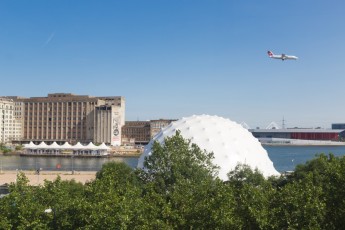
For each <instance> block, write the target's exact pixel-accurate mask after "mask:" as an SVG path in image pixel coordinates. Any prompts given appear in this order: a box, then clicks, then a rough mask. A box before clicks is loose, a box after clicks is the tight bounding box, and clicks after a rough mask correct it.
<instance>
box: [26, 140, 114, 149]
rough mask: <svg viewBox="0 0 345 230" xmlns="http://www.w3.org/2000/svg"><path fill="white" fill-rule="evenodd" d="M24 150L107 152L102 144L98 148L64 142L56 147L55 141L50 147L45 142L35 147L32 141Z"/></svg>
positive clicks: (91, 145) (90, 145)
mask: <svg viewBox="0 0 345 230" xmlns="http://www.w3.org/2000/svg"><path fill="white" fill-rule="evenodd" d="M24 148H26V149H72V150H109V149H110V148H109V147H107V146H106V145H105V144H104V143H102V144H101V145H100V146H96V145H94V144H93V143H92V142H90V143H89V144H88V145H86V146H85V145H82V144H81V143H80V142H78V143H77V144H75V145H70V144H69V143H68V142H65V143H64V144H63V145H58V144H57V143H56V142H55V141H54V142H53V143H52V144H51V145H47V144H46V143H45V142H43V141H42V142H41V143H40V144H39V145H35V144H34V143H33V142H32V141H31V142H30V143H29V144H25V145H24Z"/></svg>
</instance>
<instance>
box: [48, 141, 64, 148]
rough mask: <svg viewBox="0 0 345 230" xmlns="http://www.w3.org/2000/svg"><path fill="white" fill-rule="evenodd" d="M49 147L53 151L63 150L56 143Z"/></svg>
mask: <svg viewBox="0 0 345 230" xmlns="http://www.w3.org/2000/svg"><path fill="white" fill-rule="evenodd" d="M48 147H49V148H51V149H61V146H60V145H58V144H57V143H56V142H55V141H54V142H53V143H52V144H51V145H48Z"/></svg>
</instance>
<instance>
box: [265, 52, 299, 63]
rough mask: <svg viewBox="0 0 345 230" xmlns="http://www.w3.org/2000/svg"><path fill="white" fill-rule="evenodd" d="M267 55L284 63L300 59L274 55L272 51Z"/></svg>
mask: <svg viewBox="0 0 345 230" xmlns="http://www.w3.org/2000/svg"><path fill="white" fill-rule="evenodd" d="M267 54H268V56H269V57H270V58H274V59H281V60H282V61H284V60H297V59H298V57H296V56H291V55H286V54H281V55H276V54H274V53H272V51H267Z"/></svg>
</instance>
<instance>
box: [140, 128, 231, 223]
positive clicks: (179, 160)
mask: <svg viewBox="0 0 345 230" xmlns="http://www.w3.org/2000/svg"><path fill="white" fill-rule="evenodd" d="M213 157H214V156H213V153H208V152H206V151H205V150H201V149H200V148H199V147H198V146H197V145H195V144H192V143H191V142H190V140H186V139H184V138H183V137H182V136H181V134H180V132H179V131H177V132H176V134H175V135H174V136H172V137H168V138H166V139H165V140H164V144H162V145H161V144H159V143H158V142H155V143H154V144H153V147H152V155H151V156H149V157H147V158H146V160H145V162H144V166H145V170H143V171H140V172H139V176H140V178H141V179H142V181H143V184H144V190H143V192H144V197H143V199H144V203H145V204H147V205H148V206H147V207H146V208H147V212H148V213H150V214H151V215H152V217H153V218H151V219H153V220H155V222H153V223H152V224H151V226H150V227H151V228H165V229H190V228H206V229H207V228H220V229H221V228H223V229H224V228H235V225H234V218H233V216H234V213H233V211H234V204H235V199H234V196H233V191H232V190H231V188H229V187H226V186H225V185H224V183H223V182H222V181H221V180H219V179H218V178H217V177H216V175H217V169H218V167H216V166H215V165H213V164H212V159H213Z"/></svg>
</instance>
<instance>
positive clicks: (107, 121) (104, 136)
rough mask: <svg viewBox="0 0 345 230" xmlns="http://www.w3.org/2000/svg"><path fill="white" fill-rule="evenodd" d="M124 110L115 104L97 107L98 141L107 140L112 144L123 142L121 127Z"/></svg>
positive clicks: (96, 131)
mask: <svg viewBox="0 0 345 230" xmlns="http://www.w3.org/2000/svg"><path fill="white" fill-rule="evenodd" d="M123 116H124V110H123V109H122V108H121V107H119V106H115V105H101V106H97V107H96V116H95V117H96V119H95V122H96V123H95V134H94V141H95V142H96V143H101V142H105V143H106V144H110V145H112V146H120V145H121V142H122V138H121V133H122V132H121V130H122V129H121V128H122V126H123V125H122V124H123V122H124V119H123Z"/></svg>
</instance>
